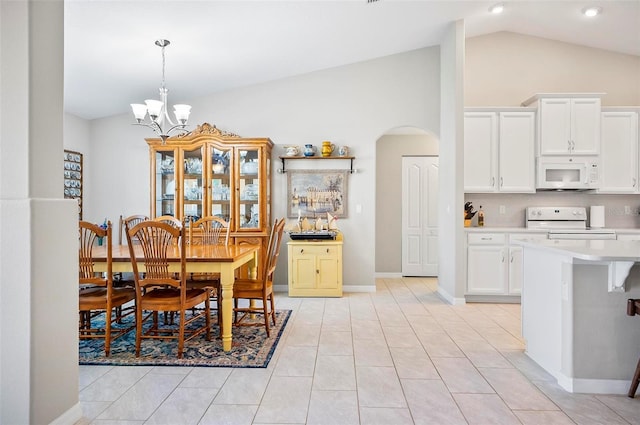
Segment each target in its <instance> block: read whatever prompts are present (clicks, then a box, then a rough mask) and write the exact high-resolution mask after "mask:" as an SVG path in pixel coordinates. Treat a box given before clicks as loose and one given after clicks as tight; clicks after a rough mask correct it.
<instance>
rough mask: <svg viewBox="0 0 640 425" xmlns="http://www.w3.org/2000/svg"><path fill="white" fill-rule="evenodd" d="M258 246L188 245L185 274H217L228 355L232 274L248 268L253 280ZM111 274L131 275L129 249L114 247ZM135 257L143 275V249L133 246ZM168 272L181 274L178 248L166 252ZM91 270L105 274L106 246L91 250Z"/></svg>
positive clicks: (224, 346)
mask: <svg viewBox="0 0 640 425" xmlns="http://www.w3.org/2000/svg"><path fill="white" fill-rule="evenodd" d="M259 249H260V245H251V244H244V243H243V244H228V245H187V247H186V271H187V273H220V286H221V289H222V294H221V295H222V303H221V304H222V305H221V310H222V311H221V317H222V323H221V324H220V333H221V337H222V348H223V350H224V351H230V350H231V346H232V342H233V338H232V332H231V323H232V322H231V321H232V313H233V283H234V281H235V271H236V270H237V269H238V268H240V267H241V266H243V265H245V264H246V265H248V266H249V270H250V271H251V274H252V275H253V277H255V273H256V267H257V264H258V259H257V258H258V250H259ZM111 253H112V263H111V264H112V265H111V267H112V272H113V273H118V272H122V273H132V272H133V265H132V264H131V256H130V254H129V246H128V245H113V246H112V248H111ZM134 253H135V256H136V259H137V260H138V271H139V272H141V273H143V272H144V271H145V267H144V261H143V260H144V255H143V252H142V248H141V246H139V245H135V244H134ZM168 257H169V271H171V272H176V273H179V272H180V247H179V246H177V245H176V246H174V247H173V248H170V249H169V253H168ZM93 259H94V270H95V271H96V272H106V271H107V249H106V246H96V247H94V250H93Z"/></svg>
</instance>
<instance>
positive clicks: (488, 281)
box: [467, 233, 507, 295]
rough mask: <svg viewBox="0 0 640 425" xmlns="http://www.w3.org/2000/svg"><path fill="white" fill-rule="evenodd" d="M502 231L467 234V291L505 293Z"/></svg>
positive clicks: (505, 266)
mask: <svg viewBox="0 0 640 425" xmlns="http://www.w3.org/2000/svg"><path fill="white" fill-rule="evenodd" d="M505 240H506V235H505V234H504V233H469V234H468V235H467V241H468V246H467V293H468V294H475V295H504V294H506V293H507V263H506V258H505V256H506V252H505Z"/></svg>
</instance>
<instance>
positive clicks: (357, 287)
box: [273, 285, 376, 293]
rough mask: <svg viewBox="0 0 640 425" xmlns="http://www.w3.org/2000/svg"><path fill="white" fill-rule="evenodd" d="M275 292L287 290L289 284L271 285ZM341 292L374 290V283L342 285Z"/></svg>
mask: <svg viewBox="0 0 640 425" xmlns="http://www.w3.org/2000/svg"><path fill="white" fill-rule="evenodd" d="M273 290H274V291H275V292H286V293H288V292H289V285H273ZM342 292H376V286H375V285H343V286H342Z"/></svg>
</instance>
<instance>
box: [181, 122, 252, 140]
mask: <svg viewBox="0 0 640 425" xmlns="http://www.w3.org/2000/svg"><path fill="white" fill-rule="evenodd" d="M201 134H206V135H211V136H219V137H233V138H240V136H239V135H237V134H235V133H232V132H230V131H224V130H220V129H219V128H218V127H216V126H215V125H211V124H209V123H207V122H205V123H202V124H200V125H198V126H196V128H195V130H193V131H190V132H188V133H184V134H181V135H179V136H177V137H176V138H177V139H184V138H187V137H193V136H199V135H201Z"/></svg>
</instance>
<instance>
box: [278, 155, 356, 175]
mask: <svg viewBox="0 0 640 425" xmlns="http://www.w3.org/2000/svg"><path fill="white" fill-rule="evenodd" d="M279 158H280V161H282V168H281V169H279V170H278V172H279V173H283V174H284V173H286V172H287V169H286V166H285V164H286V161H287V160H291V159H301V160H303V161H311V160H315V159H342V160H344V159H348V160H349V164H350V165H349V173H350V174H353V173H355V172H356V170H354V168H353V160H354V159H355V158H356V157H355V156H280V157H279Z"/></svg>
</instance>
